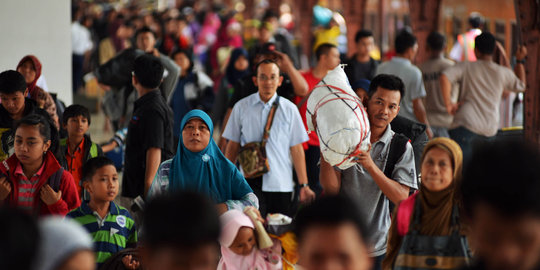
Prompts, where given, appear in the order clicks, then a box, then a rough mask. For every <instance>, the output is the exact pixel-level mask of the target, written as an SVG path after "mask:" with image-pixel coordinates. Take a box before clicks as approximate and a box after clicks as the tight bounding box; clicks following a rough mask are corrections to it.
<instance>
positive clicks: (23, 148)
mask: <svg viewBox="0 0 540 270" xmlns="http://www.w3.org/2000/svg"><path fill="white" fill-rule="evenodd" d="M49 146H51V141H50V140H47V141H45V139H44V138H43V136H42V135H41V134H40V133H39V128H38V126H29V125H20V126H19V127H18V128H17V130H16V131H15V147H14V148H15V155H16V156H17V159H19V161H20V162H21V163H22V164H23V166H24V165H35V164H37V163H41V162H42V159H43V153H44V152H46V151H47V150H48V149H49Z"/></svg>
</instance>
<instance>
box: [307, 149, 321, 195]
mask: <svg viewBox="0 0 540 270" xmlns="http://www.w3.org/2000/svg"><path fill="white" fill-rule="evenodd" d="M305 153H306V172H307V178H308V184H309V188H311V190H313V192H315V194H316V195H317V197H319V196H320V195H321V192H322V186H321V183H320V182H319V159H320V158H321V148H320V147H318V146H313V145H310V146H309V147H308V149H307V150H306V152H305Z"/></svg>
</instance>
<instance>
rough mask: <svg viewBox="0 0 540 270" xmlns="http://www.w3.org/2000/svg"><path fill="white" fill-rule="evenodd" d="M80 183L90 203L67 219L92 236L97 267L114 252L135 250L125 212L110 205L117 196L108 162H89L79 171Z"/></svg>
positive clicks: (132, 225) (114, 174)
mask: <svg viewBox="0 0 540 270" xmlns="http://www.w3.org/2000/svg"><path fill="white" fill-rule="evenodd" d="M82 181H83V186H84V188H85V189H86V190H87V191H88V193H89V194H90V201H83V202H82V203H81V207H79V208H77V209H75V210H73V211H71V212H69V213H68V214H67V216H68V217H70V218H73V219H74V220H75V221H77V222H79V223H80V224H81V225H82V226H83V227H84V228H86V230H88V232H89V233H91V234H92V236H93V241H94V251H95V252H96V262H97V263H98V268H99V266H101V264H103V263H104V262H105V261H106V260H107V259H108V258H109V257H111V256H112V255H113V254H114V253H117V252H119V251H121V250H123V249H125V248H126V247H135V246H136V244H137V231H136V229H135V222H134V221H133V219H132V218H131V216H130V215H129V212H128V211H127V209H125V208H123V207H121V206H119V205H116V204H115V203H114V202H113V200H114V198H116V195H117V194H118V174H117V172H116V168H115V167H114V164H113V162H112V161H111V160H110V159H108V158H106V157H96V158H92V159H89V160H88V161H87V162H86V163H85V164H84V166H83V168H82ZM125 264H129V262H127V261H126V263H125ZM126 267H129V266H128V265H126Z"/></svg>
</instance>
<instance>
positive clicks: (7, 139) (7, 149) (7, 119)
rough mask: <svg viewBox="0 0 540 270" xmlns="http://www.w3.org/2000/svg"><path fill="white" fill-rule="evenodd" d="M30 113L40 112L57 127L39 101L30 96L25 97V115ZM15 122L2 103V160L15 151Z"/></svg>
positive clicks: (0, 118) (0, 127) (0, 138)
mask: <svg viewBox="0 0 540 270" xmlns="http://www.w3.org/2000/svg"><path fill="white" fill-rule="evenodd" d="M30 114H39V115H41V116H43V117H45V119H47V121H50V124H51V128H56V127H54V126H53V123H52V121H51V120H50V119H51V117H50V116H49V114H48V113H47V112H46V111H45V110H43V109H41V108H39V107H38V105H37V103H36V102H35V101H34V100H32V99H30V98H25V100H24V113H23V117H24V116H27V115H30ZM14 122H15V121H14V120H13V118H11V115H10V114H9V112H8V111H7V110H6V109H5V108H4V106H3V105H0V160H5V159H7V158H8V157H9V156H10V155H11V154H13V153H14V149H13V143H14V141H15V130H14V129H13V124H14ZM53 143H54V144H58V141H55V142H53ZM51 147H52V146H51Z"/></svg>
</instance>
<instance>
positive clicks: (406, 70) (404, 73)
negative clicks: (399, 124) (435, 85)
mask: <svg viewBox="0 0 540 270" xmlns="http://www.w3.org/2000/svg"><path fill="white" fill-rule="evenodd" d="M379 74H391V75H394V76H397V77H399V78H400V79H401V80H402V81H403V83H404V84H405V94H404V95H403V97H401V103H400V107H401V109H400V110H399V115H401V116H403V117H406V118H408V119H410V120H414V121H416V122H420V121H418V119H416V115H414V112H413V106H412V102H413V100H415V99H419V98H423V97H425V96H426V89H425V88H424V82H423V81H422V72H421V71H420V69H419V68H418V67H416V66H415V65H413V64H412V63H411V61H409V59H405V58H403V57H399V56H394V57H392V60H390V61H388V62H384V63H382V64H380V65H379V67H378V68H377V75H379Z"/></svg>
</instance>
